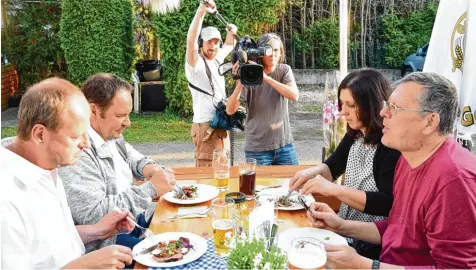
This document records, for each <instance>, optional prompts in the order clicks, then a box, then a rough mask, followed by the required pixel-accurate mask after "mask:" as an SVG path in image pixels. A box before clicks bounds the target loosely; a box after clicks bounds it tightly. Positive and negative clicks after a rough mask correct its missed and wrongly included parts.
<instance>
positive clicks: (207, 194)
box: [163, 184, 220, 204]
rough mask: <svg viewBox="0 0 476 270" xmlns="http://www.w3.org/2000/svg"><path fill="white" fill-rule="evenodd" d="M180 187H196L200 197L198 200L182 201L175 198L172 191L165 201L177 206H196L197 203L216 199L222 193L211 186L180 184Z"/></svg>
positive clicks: (165, 195) (166, 194) (166, 195)
mask: <svg viewBox="0 0 476 270" xmlns="http://www.w3.org/2000/svg"><path fill="white" fill-rule="evenodd" d="M178 185H179V186H180V187H182V186H192V185H193V186H196V187H197V188H198V191H197V192H198V196H197V198H195V199H193V200H180V199H176V198H174V194H175V193H174V192H173V191H170V192H167V193H165V194H164V196H163V197H164V200H166V201H169V202H171V203H176V204H196V203H202V202H206V201H209V200H213V199H215V198H216V197H217V196H218V194H219V193H220V191H219V190H218V188H216V187H214V186H210V185H204V184H178Z"/></svg>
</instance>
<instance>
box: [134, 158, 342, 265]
mask: <svg viewBox="0 0 476 270" xmlns="http://www.w3.org/2000/svg"><path fill="white" fill-rule="evenodd" d="M309 167H310V166H266V167H257V169H256V185H265V186H275V185H280V184H283V183H284V182H285V181H287V180H288V179H289V178H290V177H292V176H294V174H295V173H296V172H297V171H300V170H303V169H305V168H309ZM174 171H175V176H176V177H177V180H179V181H178V182H179V183H181V184H187V183H188V184H194V183H195V184H208V185H213V186H215V181H214V179H213V169H212V168H174ZM238 177H239V175H238V167H232V168H231V170H230V183H229V186H228V187H229V188H228V190H227V191H224V192H220V195H219V196H221V197H224V195H225V194H226V193H228V192H234V191H238V190H239V180H238ZM315 198H316V200H317V201H320V202H326V203H327V204H329V205H330V206H331V207H332V208H334V209H339V206H340V201H338V200H337V199H335V198H332V197H326V196H315ZM210 204H211V201H208V202H205V203H201V204H198V205H197V206H210ZM182 206H183V205H177V204H173V203H169V202H167V201H165V200H164V199H163V198H161V199H160V200H159V201H158V204H157V208H156V210H155V214H154V217H153V219H152V222H151V223H150V226H149V228H150V229H151V230H152V232H153V233H154V234H159V233H164V232H191V233H195V234H197V235H200V236H202V237H204V238H209V237H212V236H213V229H212V220H211V217H210V216H209V217H206V218H186V219H175V220H167V217H168V216H171V215H175V214H177V211H178V208H179V207H182ZM278 221H279V224H278V225H279V230H278V231H279V232H282V231H285V230H287V229H289V228H297V227H308V226H309V222H308V220H307V216H306V212H305V211H304V210H298V211H278ZM134 268H135V269H147V267H146V266H144V265H141V264H139V263H136V265H135V267H134Z"/></svg>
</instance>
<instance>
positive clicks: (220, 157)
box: [212, 149, 231, 191]
mask: <svg viewBox="0 0 476 270" xmlns="http://www.w3.org/2000/svg"><path fill="white" fill-rule="evenodd" d="M230 159H231V156H230V151H229V150H227V149H215V150H213V161H212V165H213V174H214V177H215V181H216V186H217V188H218V189H219V190H221V191H223V190H227V189H228V182H229V179H230Z"/></svg>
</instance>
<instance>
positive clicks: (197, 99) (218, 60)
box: [185, 0, 237, 167]
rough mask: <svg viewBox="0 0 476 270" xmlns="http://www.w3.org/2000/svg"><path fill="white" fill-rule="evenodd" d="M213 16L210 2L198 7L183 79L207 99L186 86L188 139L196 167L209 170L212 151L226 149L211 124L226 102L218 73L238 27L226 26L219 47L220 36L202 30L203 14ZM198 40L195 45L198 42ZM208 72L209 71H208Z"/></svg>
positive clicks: (219, 132) (214, 30)
mask: <svg viewBox="0 0 476 270" xmlns="http://www.w3.org/2000/svg"><path fill="white" fill-rule="evenodd" d="M207 12H208V13H214V12H216V5H215V2H214V1H213V0H209V1H207V4H204V3H200V6H199V8H198V10H197V13H196V14H195V17H194V18H193V21H192V24H191V25H190V28H189V29H188V34H187V52H186V62H185V75H186V77H187V80H188V82H189V83H191V84H192V85H193V86H195V87H198V88H199V89H201V90H202V91H205V92H207V93H209V94H210V95H207V94H204V93H202V92H199V91H198V90H196V89H194V88H193V87H190V86H189V89H190V92H191V94H192V102H193V124H192V130H191V135H192V139H193V144H194V145H195V166H197V167H210V166H211V163H212V159H213V150H214V149H224V148H228V147H229V146H228V144H229V143H228V141H227V139H226V138H227V132H226V130H222V129H215V130H214V129H211V128H210V121H211V120H213V117H214V116H215V111H216V108H215V106H216V105H217V104H218V103H219V102H220V101H225V99H226V91H225V78H224V77H223V76H220V74H219V73H218V67H219V66H220V64H222V63H223V60H224V59H225V57H226V56H227V55H228V54H230V53H231V51H232V50H233V44H234V37H233V35H234V34H236V31H237V27H236V26H235V25H233V24H229V25H228V26H227V35H226V39H225V44H223V46H222V47H221V43H222V40H221V34H220V32H219V31H218V29H217V28H215V27H206V28H203V29H202V30H201V32H200V37H199V35H198V33H199V31H200V29H201V28H202V24H203V19H204V18H205V14H206V13H207ZM197 40H198V42H197ZM207 68H208V71H207Z"/></svg>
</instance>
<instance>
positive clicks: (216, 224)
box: [212, 219, 233, 230]
mask: <svg viewBox="0 0 476 270" xmlns="http://www.w3.org/2000/svg"><path fill="white" fill-rule="evenodd" d="M212 226H213V228H214V229H218V230H230V229H233V221H232V220H231V219H219V220H215V221H213V224H212Z"/></svg>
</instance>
